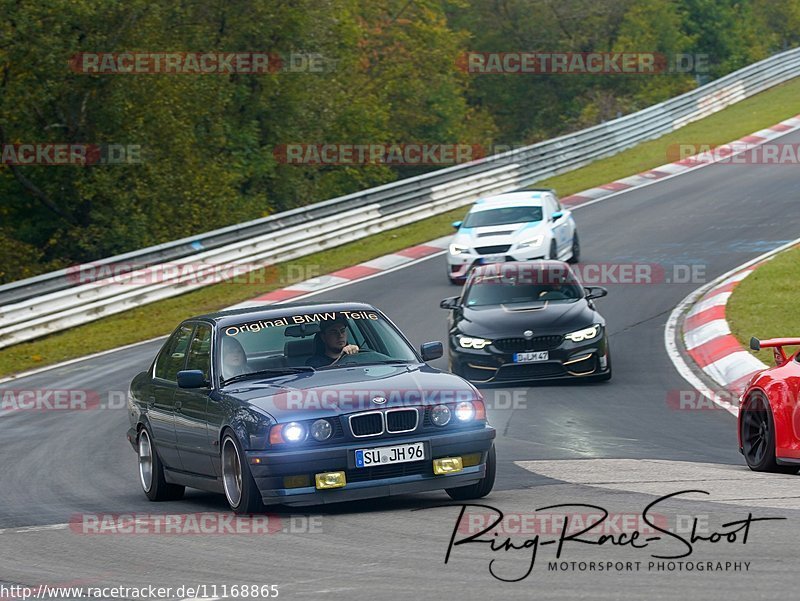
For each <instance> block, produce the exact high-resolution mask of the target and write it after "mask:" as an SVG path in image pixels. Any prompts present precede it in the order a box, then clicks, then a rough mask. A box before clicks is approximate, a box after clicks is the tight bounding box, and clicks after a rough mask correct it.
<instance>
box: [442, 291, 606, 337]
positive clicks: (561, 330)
mask: <svg viewBox="0 0 800 601" xmlns="http://www.w3.org/2000/svg"><path fill="white" fill-rule="evenodd" d="M594 323H603V318H602V317H600V315H599V314H598V313H597V311H595V310H594V309H592V307H590V306H589V303H587V302H586V301H585V300H578V301H576V302H572V303H564V302H548V301H532V302H530V303H514V304H510V305H492V306H486V307H464V308H463V314H462V316H461V318H460V319H459V320H458V324H457V325H458V330H459V331H460V332H461V333H462V334H466V335H468V336H479V337H485V338H492V337H494V338H498V337H518V336H521V335H522V333H523V332H524V331H525V330H533V333H534V336H540V335H546V334H567V333H569V332H572V331H574V330H580V329H581V328H586V327H589V326H590V325H592V324H594Z"/></svg>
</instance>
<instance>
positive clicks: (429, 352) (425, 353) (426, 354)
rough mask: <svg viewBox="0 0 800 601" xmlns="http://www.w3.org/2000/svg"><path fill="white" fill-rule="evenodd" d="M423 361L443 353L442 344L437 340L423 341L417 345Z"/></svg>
mask: <svg viewBox="0 0 800 601" xmlns="http://www.w3.org/2000/svg"><path fill="white" fill-rule="evenodd" d="M419 352H420V355H422V360H423V361H433V360H434V359H438V358H439V357H441V356H442V355H444V345H443V344H442V343H441V342H439V341H438V340H437V341H435V342H423V343H422V345H421V346H420V347H419Z"/></svg>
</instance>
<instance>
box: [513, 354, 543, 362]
mask: <svg viewBox="0 0 800 601" xmlns="http://www.w3.org/2000/svg"><path fill="white" fill-rule="evenodd" d="M549 360H550V353H549V351H536V352H532V353H514V363H536V362H537V361H549Z"/></svg>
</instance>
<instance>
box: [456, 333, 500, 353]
mask: <svg viewBox="0 0 800 601" xmlns="http://www.w3.org/2000/svg"><path fill="white" fill-rule="evenodd" d="M458 344H459V346H462V347H464V348H474V349H478V350H480V349H482V348H483V347H485V346H489V345H490V344H492V341H491V340H487V339H486V338H472V337H471V336H459V337H458Z"/></svg>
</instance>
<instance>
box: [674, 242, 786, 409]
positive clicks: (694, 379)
mask: <svg viewBox="0 0 800 601" xmlns="http://www.w3.org/2000/svg"><path fill="white" fill-rule="evenodd" d="M798 244H800V238H798V239H797V240H793V241H792V242H788V243H787V244H782V245H781V246H779V247H778V248H774V249H772V250H770V251H768V252H765V253H764V254H763V255H759V256H758V257H756V258H755V259H751V260H749V261H747V262H746V263H742V264H741V265H739V266H738V267H735V268H734V269H731V270H730V271H728V272H726V273H723V274H722V275H721V276H719V277H718V278H716V279H714V280H712V281H711V282H709V283H708V284H705V285H703V286H700V288H698V289H696V290H695V291H693V292H692V293H690V294H689V295H688V296H687V297H686V298H684V299H683V300H682V301H681V302H680V303H678V305H677V306H676V307H675V308H674V309H673V310H672V313H670V316H669V319H667V324H666V325H665V326H664V346H665V347H666V349H667V354H668V355H669V358H670V359H671V360H672V364H673V365H674V366H675V369H677V370H678V373H679V374H680V375H681V376H683V379H684V380H686V381H687V382H689V384H691V385H692V386H693V387H694V388H695V389H696V390H697V391H698V392H699V393H700V394H702V395H703V396H704V397H706V398H707V399H709V400H711V401H713V402H714V404H715V405H717V406H719V407H721V408H722V409H725V410H726V411H728V412H729V413H731V414H733V415H738V414H739V410H738V408H736V407H731V406H730V405H728V404H726V403H722V402H720V400H719V399H717V398H716V397H717V395H715V394H714V391H712V390H709V389H708V386H706V385H705V384H704V383H703V381H702V380H701V379H700V378H699V377H698V376H697V375H696V374H695V372H694V371H693V370H692V368H691V367H689V365H688V363H687V362H686V360H685V359H684V357H683V354H682V353H681V352H680V350H678V343H677V337H678V336H679V335H680V334H681V332H680V331H678V321H679V320H680V317H681V315H682V314H683V313H684V312H686V310H687V309H688V308H689V307H691V306H692V305H693V304H694V303H695V302H697V299H699V298H701V297H702V296H703V295H704V294H705V293H706V292H708V291H709V290H711V289H712V288H714V287H716V286H718V285H719V284H721V283H722V282H724V281H725V280H726V279H727V278H729V277H731V276H733V275H735V274H737V273H738V272H740V271H742V270H744V269H747V268H748V267H750V266H752V265H755V264H756V263H760V262H761V261H764V260H765V259H769V258H770V257H773V256H774V255H777V254H778V253H780V252H783V251H784V250H788V249H790V248H792V247H793V246H797V245H798ZM718 296H722V295H718ZM714 298H716V297H714ZM717 384H719V385H720V386H723V387H724V386H726V384H722V383H720V382H717Z"/></svg>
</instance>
